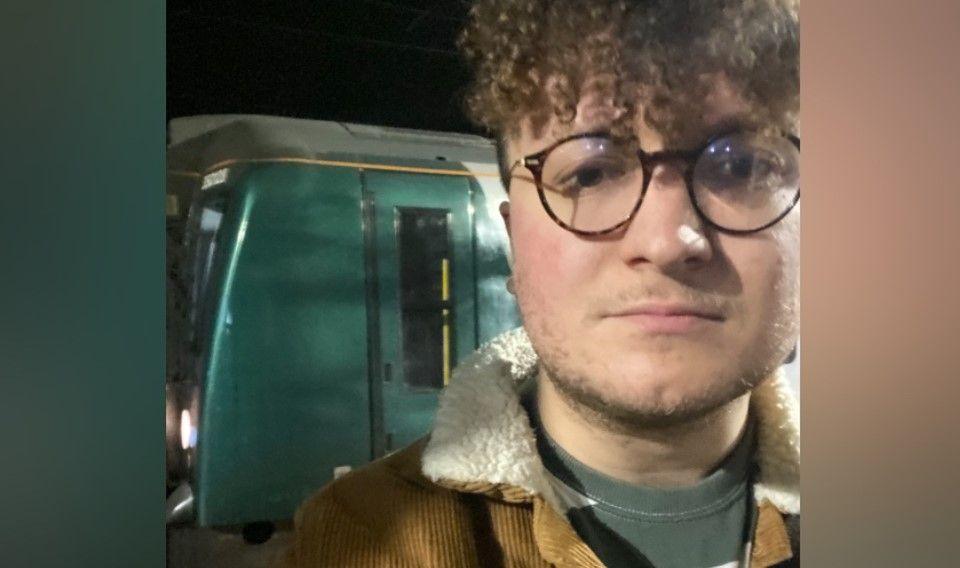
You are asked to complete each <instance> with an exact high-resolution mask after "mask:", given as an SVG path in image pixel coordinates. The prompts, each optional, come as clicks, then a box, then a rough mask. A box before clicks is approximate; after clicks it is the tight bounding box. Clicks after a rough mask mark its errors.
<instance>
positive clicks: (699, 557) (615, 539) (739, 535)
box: [524, 399, 754, 568]
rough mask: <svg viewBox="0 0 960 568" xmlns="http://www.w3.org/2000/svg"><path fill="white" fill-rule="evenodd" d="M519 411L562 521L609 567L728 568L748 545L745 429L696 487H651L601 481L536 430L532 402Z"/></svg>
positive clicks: (749, 441) (749, 437) (749, 438)
mask: <svg viewBox="0 0 960 568" xmlns="http://www.w3.org/2000/svg"><path fill="white" fill-rule="evenodd" d="M524 403H525V404H524V406H526V407H527V410H528V412H529V414H530V419H531V423H532V424H533V426H534V430H535V431H536V433H537V448H538V451H539V453H540V456H541V458H542V459H543V463H544V466H545V467H546V469H547V472H548V473H549V474H550V475H551V477H552V479H551V482H552V484H553V488H554V490H555V491H556V493H557V495H558V497H559V498H560V500H561V501H562V502H563V503H564V504H565V505H566V506H567V507H568V509H567V518H568V519H569V520H570V523H571V524H572V525H573V527H574V529H575V530H576V531H577V534H579V535H580V538H582V539H583V540H584V542H586V543H587V545H588V546H590V548H591V549H592V550H593V551H594V552H595V553H596V555H597V556H598V557H599V558H600V560H602V561H603V563H604V564H605V565H606V566H608V567H609V568H619V567H621V566H631V567H636V566H640V567H643V566H653V567H656V568H715V567H722V568H734V567H736V566H739V565H740V562H741V559H742V558H743V557H744V554H745V545H746V543H747V542H748V541H749V539H748V535H749V530H748V527H749V526H750V523H751V522H752V515H753V512H754V507H753V505H752V495H751V493H750V483H749V477H750V475H749V473H750V464H751V455H752V453H753V438H754V437H753V429H752V427H750V428H749V429H748V431H747V432H746V435H744V436H743V439H742V441H741V442H740V443H739V444H738V445H737V447H736V448H735V449H734V451H733V452H731V454H730V455H729V456H728V457H727V458H726V459H725V460H724V461H723V463H722V464H721V465H720V466H719V467H718V468H717V469H716V471H714V472H713V473H711V474H710V475H709V476H707V477H706V478H705V479H703V480H702V481H701V482H700V483H698V484H697V485H695V486H692V487H683V488H678V489H657V488H651V487H643V486H638V485H632V484H629V483H625V482H622V481H619V480H616V479H613V478H611V477H609V476H606V475H604V474H602V473H600V472H598V471H596V470H594V469H591V468H590V467H588V466H586V465H584V464H583V463H581V462H579V461H577V460H576V459H575V458H574V457H573V456H571V455H570V454H568V453H567V452H566V451H564V449H563V448H561V447H560V446H559V445H558V444H557V443H556V442H555V441H553V440H552V439H550V437H549V436H548V435H547V434H546V432H545V431H544V430H543V428H542V426H541V425H540V421H539V418H538V416H537V413H536V409H535V407H536V404H535V403H534V402H533V401H532V400H531V399H527V400H525V401H524Z"/></svg>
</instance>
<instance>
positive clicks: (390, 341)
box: [166, 115, 519, 527]
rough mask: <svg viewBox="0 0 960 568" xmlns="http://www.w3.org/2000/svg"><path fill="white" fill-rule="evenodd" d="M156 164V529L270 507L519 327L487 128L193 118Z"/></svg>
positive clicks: (374, 442)
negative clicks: (161, 418) (163, 445)
mask: <svg viewBox="0 0 960 568" xmlns="http://www.w3.org/2000/svg"><path fill="white" fill-rule="evenodd" d="M167 165H168V183H167V187H168V190H167V191H168V194H167V215H168V217H167V219H168V296H167V300H168V329H167V346H168V350H167V367H168V372H167V412H166V414H167V416H166V418H167V463H168V482H167V483H168V485H167V487H168V489H167V494H168V498H167V500H168V503H167V505H168V507H167V512H168V522H169V523H191V524H194V525H195V526H198V527H217V526H226V525H229V526H244V525H246V526H250V525H251V524H254V523H269V522H276V521H282V520H285V519H290V518H291V517H292V515H293V512H294V511H295V509H296V507H297V505H298V504H299V503H300V502H301V501H302V500H303V499H304V498H305V497H306V496H308V495H309V494H311V493H313V492H314V491H316V490H317V489H318V488H320V487H321V486H323V485H324V484H325V483H327V482H329V481H330V480H331V479H333V478H334V477H336V476H337V475H339V474H340V473H341V472H345V471H348V470H349V469H351V468H356V467H358V466H361V465H363V464H365V463H367V462H369V461H371V460H372V459H376V458H378V457H380V456H383V455H385V454H387V453H389V452H391V451H392V450H394V449H397V448H399V447H402V446H404V445H406V444H408V443H410V442H412V441H414V440H415V439H417V438H419V437H420V436H423V435H424V434H425V433H426V432H427V431H428V429H429V427H430V424H431V421H432V418H433V414H434V409H435V406H436V403H437V397H438V393H439V392H440V390H441V389H442V388H443V386H444V385H445V384H446V382H447V381H448V380H449V379H450V373H451V369H452V368H453V367H454V366H455V365H456V363H457V361H458V360H459V359H461V358H462V357H465V356H466V355H468V354H469V353H471V352H472V351H473V350H474V349H475V348H476V347H477V346H478V345H479V344H481V343H483V342H484V341H486V340H488V339H490V338H491V337H493V336H494V335H496V334H498V333H500V332H502V331H504V330H506V329H509V328H512V327H515V326H517V325H518V324H519V316H518V313H517V308H516V304H515V302H514V299H513V297H512V296H510V295H509V294H508V293H507V292H506V288H505V280H506V278H507V276H508V275H509V264H508V251H509V247H508V244H507V238H506V232H505V229H504V227H503V222H502V220H501V219H500V217H499V215H498V214H497V212H496V210H497V206H498V205H499V203H500V201H501V200H503V199H504V198H505V195H504V191H503V187H502V185H501V183H500V181H499V178H498V176H497V167H496V159H495V151H494V147H493V145H492V144H491V142H490V141H489V140H486V139H484V138H481V137H478V136H470V135H460V134H447V133H436V132H424V131H415V130H405V129H396V128H383V127H372V126H364V125H355V124H343V123H336V122H324V121H311V120H299V119H289V118H277V117H264V116H245V115H229V116H198V117H189V118H181V119H174V120H172V121H171V122H170V128H169V140H168V154H167Z"/></svg>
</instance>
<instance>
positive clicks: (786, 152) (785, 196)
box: [693, 134, 800, 230]
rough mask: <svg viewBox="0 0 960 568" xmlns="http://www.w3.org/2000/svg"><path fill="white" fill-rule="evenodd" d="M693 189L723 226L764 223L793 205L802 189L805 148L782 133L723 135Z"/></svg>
mask: <svg viewBox="0 0 960 568" xmlns="http://www.w3.org/2000/svg"><path fill="white" fill-rule="evenodd" d="M693 190H694V198H695V199H696V200H697V205H698V206H699V207H700V210H701V211H702V212H703V214H704V215H705V216H706V217H707V218H708V219H710V220H711V221H713V222H714V223H716V224H717V225H719V226H721V227H723V228H726V229H733V230H751V229H757V228H760V227H763V226H764V225H767V224H768V223H770V222H772V221H774V220H775V219H777V218H778V217H779V216H780V215H782V214H783V213H784V212H786V211H787V210H789V209H790V207H792V206H793V203H794V201H795V199H796V197H797V194H798V193H799V192H800V150H799V149H798V148H797V147H796V146H795V145H794V144H793V142H791V141H790V140H788V139H787V138H783V137H780V136H763V135H758V134H735V135H732V136H727V137H724V138H720V139H718V140H716V141H714V142H713V143H712V144H710V145H709V146H708V147H707V148H706V149H705V150H704V151H703V153H702V154H701V155H700V157H699V158H698V159H697V163H696V166H694V170H693Z"/></svg>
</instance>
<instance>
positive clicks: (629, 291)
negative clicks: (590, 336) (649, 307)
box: [588, 283, 736, 317]
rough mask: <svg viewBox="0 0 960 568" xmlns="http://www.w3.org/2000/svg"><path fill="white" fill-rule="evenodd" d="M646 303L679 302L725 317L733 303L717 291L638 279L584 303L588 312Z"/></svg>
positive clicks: (616, 310)
mask: <svg viewBox="0 0 960 568" xmlns="http://www.w3.org/2000/svg"><path fill="white" fill-rule="evenodd" d="M646 303H664V304H682V305H684V306H687V307H690V308H692V309H694V310H696V311H698V312H705V313H714V314H718V315H720V316H721V317H726V316H727V315H729V314H730V313H731V312H733V311H734V309H735V306H736V303H735V301H734V300H733V299H731V298H729V297H728V296H724V295H723V294H720V293H719V292H711V291H707V290H697V289H694V288H690V287H688V286H683V285H676V284H674V285H664V284H655V283H638V284H635V285H633V286H630V287H629V288H625V289H623V290H619V291H616V292H611V293H609V294H605V295H603V296H599V297H597V298H595V299H593V300H591V301H590V303H589V304H588V309H589V313H594V314H599V315H609V314H615V313H619V312H623V311H626V310H629V309H631V308H633V307H635V306H638V305H641V304H646Z"/></svg>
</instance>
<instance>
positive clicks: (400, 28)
mask: <svg viewBox="0 0 960 568" xmlns="http://www.w3.org/2000/svg"><path fill="white" fill-rule="evenodd" d="M466 16H467V5H466V3H465V2H461V1H457V0H446V1H443V0H427V1H422V2H413V1H410V0H389V1H387V0H310V1H305V0H283V1H281V2H265V1H263V0H253V1H239V0H210V1H204V2H189V1H187V0H168V1H167V119H168V120H169V119H171V118H176V117H180V116H189V115H195V114H221V113H231V114H232V113H245V114H269V115H280V116H291V117H299V118H311V119H322V120H336V121H344V122H358V123H364V124H375V125H381V126H399V127H407V128H421V129H427V130H442V131H452V132H474V133H477V132H479V131H478V129H477V128H476V127H474V126H473V125H472V124H471V123H470V122H469V121H468V120H467V118H466V116H465V115H464V112H463V102H462V101H463V92H464V89H465V87H466V84H467V81H468V78H469V74H468V70H467V69H466V67H465V65H464V64H463V62H462V60H461V58H460V56H459V54H458V53H457V51H456V47H455V43H456V37H457V35H458V33H459V31H460V29H461V28H462V27H463V25H464V23H465V19H466Z"/></svg>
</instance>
